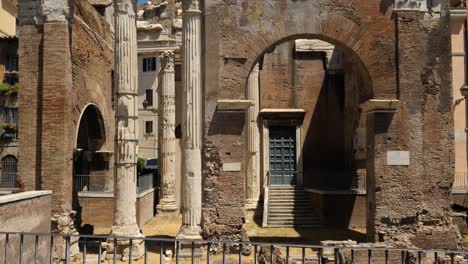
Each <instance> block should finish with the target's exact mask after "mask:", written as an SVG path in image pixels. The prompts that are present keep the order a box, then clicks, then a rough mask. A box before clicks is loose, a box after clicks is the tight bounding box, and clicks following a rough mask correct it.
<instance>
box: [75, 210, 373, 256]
mask: <svg viewBox="0 0 468 264" xmlns="http://www.w3.org/2000/svg"><path fill="white" fill-rule="evenodd" d="M181 223H182V219H181V217H180V216H175V217H159V216H157V217H155V218H153V219H152V220H150V221H149V222H147V223H146V224H145V225H144V226H143V227H142V232H143V234H144V235H145V236H146V237H149V238H170V239H172V238H175V237H176V235H177V233H178V232H179V228H180V226H181ZM246 229H247V233H248V235H249V237H250V239H251V241H252V242H265V243H272V242H273V243H279V244H307V245H319V244H320V241H322V240H346V239H352V240H357V241H364V239H365V230H340V229H334V228H322V229H299V228H262V227H261V223H259V221H254V220H253V219H251V218H248V219H247V223H246ZM109 231H110V230H109V229H96V230H95V233H96V234H108V233H109ZM147 249H148V255H147V263H160V260H161V255H160V252H161V244H160V243H159V242H156V241H155V242H151V241H149V242H147ZM167 250H172V251H173V250H174V245H169V244H163V252H165V251H167ZM258 250H259V248H258ZM280 250H281V252H282V255H283V256H285V255H286V248H285V247H282V248H280ZM251 251H252V252H253V251H254V247H252V248H251ZM289 254H290V256H291V257H292V258H295V259H301V257H302V249H301V248H294V247H292V248H290V251H289ZM305 254H306V256H307V258H308V259H315V258H316V255H317V252H316V251H313V250H310V249H306V250H305ZM253 255H254V254H250V255H249V256H242V259H241V260H242V263H253V262H254V256H253ZM206 256H207V254H206V250H205V251H204V252H203V253H202V256H199V257H196V258H195V261H196V263H207V257H206ZM225 258H226V260H225V263H228V264H229V263H239V255H238V253H234V254H226V256H225ZM87 259H89V260H88V261H87V263H95V262H96V258H95V257H91V256H90V257H88V258H87ZM91 259H93V260H92V261H91ZM74 260H75V261H74V263H82V257H81V256H79V257H76V258H75V259H74ZM190 262H191V259H190V258H188V259H184V258H181V259H180V260H179V263H180V264H185V263H190ZM103 263H112V262H106V261H105V262H103ZM118 263H128V261H127V262H118ZM132 263H136V264H141V263H145V262H144V259H140V260H138V261H133V262H132ZM163 263H176V260H175V259H174V258H167V257H165V256H163ZM210 263H213V264H217V263H223V255H222V253H221V252H219V253H217V254H214V255H211V256H210Z"/></svg>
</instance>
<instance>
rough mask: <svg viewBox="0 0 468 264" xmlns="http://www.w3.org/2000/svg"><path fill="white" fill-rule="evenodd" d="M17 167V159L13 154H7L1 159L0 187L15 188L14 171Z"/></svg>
mask: <svg viewBox="0 0 468 264" xmlns="http://www.w3.org/2000/svg"><path fill="white" fill-rule="evenodd" d="M17 169H18V160H17V159H16V157H15V156H12V155H8V156H6V157H4V158H3V159H2V173H1V175H0V176H1V178H0V187H3V188H15V187H16V172H17Z"/></svg>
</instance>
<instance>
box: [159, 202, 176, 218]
mask: <svg viewBox="0 0 468 264" xmlns="http://www.w3.org/2000/svg"><path fill="white" fill-rule="evenodd" d="M156 211H157V214H158V215H161V216H175V215H177V214H178V213H179V208H178V207H177V203H176V202H175V201H171V202H165V201H161V202H160V203H159V204H158V205H157V206H156Z"/></svg>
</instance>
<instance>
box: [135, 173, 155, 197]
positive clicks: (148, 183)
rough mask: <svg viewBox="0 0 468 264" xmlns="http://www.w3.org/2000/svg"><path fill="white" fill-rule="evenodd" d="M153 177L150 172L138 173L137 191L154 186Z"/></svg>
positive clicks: (140, 191)
mask: <svg viewBox="0 0 468 264" xmlns="http://www.w3.org/2000/svg"><path fill="white" fill-rule="evenodd" d="M153 177H154V175H153V174H152V173H149V174H143V175H138V177H137V179H138V181H137V193H142V192H145V191H148V190H151V189H152V188H154V185H153Z"/></svg>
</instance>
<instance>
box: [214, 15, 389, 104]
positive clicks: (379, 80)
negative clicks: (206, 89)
mask: <svg viewBox="0 0 468 264" xmlns="http://www.w3.org/2000/svg"><path fill="white" fill-rule="evenodd" d="M305 8H309V7H305ZM312 8H313V7H312ZM312 13H313V12H312ZM263 23H266V22H263ZM264 28H266V27H265V26H263V27H262V26H260V28H259V30H258V31H255V32H243V33H244V34H242V36H241V37H240V39H238V40H236V41H235V43H243V44H242V48H241V50H240V49H239V48H235V47H226V49H227V50H229V53H231V54H228V56H225V58H224V60H225V65H226V64H227V62H229V61H230V60H232V61H233V62H234V63H235V64H237V66H238V67H239V64H241V65H242V67H239V68H241V69H240V71H239V70H236V69H230V68H229V69H226V70H224V71H223V72H224V76H225V78H226V79H228V80H232V79H237V78H238V77H241V78H242V79H241V80H242V81H240V82H243V81H244V82H246V81H245V80H247V78H248V75H249V74H250V72H251V70H252V69H253V67H254V65H256V63H257V62H258V61H259V60H260V59H261V58H262V56H263V55H264V54H265V52H267V51H268V50H270V49H271V48H273V47H275V46H277V45H279V44H281V43H284V42H287V41H290V40H294V39H300V38H305V39H320V40H323V41H326V42H329V43H331V44H333V45H335V46H337V47H340V48H341V49H343V50H344V52H345V53H346V54H347V55H348V56H350V57H351V58H352V59H354V60H355V61H356V62H358V64H359V65H360V66H361V68H362V69H363V70H364V71H365V73H366V75H367V77H368V79H369V81H370V82H371V83H372V87H373V98H375V99H396V98H397V97H398V91H397V78H396V76H397V72H396V66H395V58H394V55H393V54H392V51H391V49H390V50H389V48H388V47H386V44H385V43H384V42H382V41H381V40H380V39H379V38H378V37H377V36H375V35H374V34H372V33H371V32H370V31H368V30H367V29H366V28H365V26H364V25H362V24H361V25H360V24H358V23H357V22H355V21H353V20H351V19H350V18H347V17H345V16H343V15H341V14H340V13H336V12H332V11H330V12H325V11H321V12H320V15H318V16H317V17H316V18H311V19H308V20H307V19H302V20H299V19H297V20H295V19H292V20H291V21H288V23H273V24H270V25H269V27H268V29H264ZM235 43H234V44H232V45H235ZM231 49H232V51H231ZM238 58H243V59H242V60H240V59H238ZM236 59H237V60H236ZM225 67H229V66H228V65H227V66H225ZM233 68H234V67H233ZM229 72H230V73H229ZM235 75H237V76H235ZM236 77H237V78H236ZM241 94H242V92H241V91H239V95H241ZM220 95H221V96H223V97H224V88H221V89H220Z"/></svg>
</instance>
